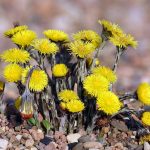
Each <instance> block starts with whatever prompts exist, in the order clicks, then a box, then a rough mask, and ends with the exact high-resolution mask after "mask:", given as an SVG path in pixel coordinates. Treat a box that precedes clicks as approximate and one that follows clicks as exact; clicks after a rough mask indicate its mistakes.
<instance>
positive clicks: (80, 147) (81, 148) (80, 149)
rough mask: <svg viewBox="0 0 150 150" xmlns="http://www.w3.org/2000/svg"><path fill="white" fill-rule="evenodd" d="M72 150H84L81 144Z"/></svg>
mask: <svg viewBox="0 0 150 150" xmlns="http://www.w3.org/2000/svg"><path fill="white" fill-rule="evenodd" d="M72 150H85V149H84V147H83V143H78V144H77V145H76V146H75V147H73V149H72Z"/></svg>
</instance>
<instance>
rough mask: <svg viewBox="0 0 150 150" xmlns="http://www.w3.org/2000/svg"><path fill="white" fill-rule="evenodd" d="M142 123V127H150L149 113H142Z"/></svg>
mask: <svg viewBox="0 0 150 150" xmlns="http://www.w3.org/2000/svg"><path fill="white" fill-rule="evenodd" d="M142 122H143V124H144V125H147V126H150V112H144V113H143V115H142Z"/></svg>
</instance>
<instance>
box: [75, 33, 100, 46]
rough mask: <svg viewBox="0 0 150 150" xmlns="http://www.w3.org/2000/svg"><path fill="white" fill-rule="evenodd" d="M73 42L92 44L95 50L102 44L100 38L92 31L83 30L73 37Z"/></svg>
mask: <svg viewBox="0 0 150 150" xmlns="http://www.w3.org/2000/svg"><path fill="white" fill-rule="evenodd" d="M73 38H74V40H77V41H78V40H81V41H83V42H89V43H92V44H93V45H94V46H95V47H96V48H97V47H99V46H100V44H101V43H102V38H101V37H100V36H99V35H98V34H97V33H96V32H94V31H92V30H83V31H80V32H78V33H76V34H74V35H73Z"/></svg>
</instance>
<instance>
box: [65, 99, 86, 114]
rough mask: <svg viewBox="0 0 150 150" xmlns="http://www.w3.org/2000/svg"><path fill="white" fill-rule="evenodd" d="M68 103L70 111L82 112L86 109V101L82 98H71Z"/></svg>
mask: <svg viewBox="0 0 150 150" xmlns="http://www.w3.org/2000/svg"><path fill="white" fill-rule="evenodd" d="M66 105H67V109H68V111H69V112H72V113H76V112H80V111H82V110H83V109H84V103H83V102H81V101H80V100H71V101H70V102H68V103H67V104H66Z"/></svg>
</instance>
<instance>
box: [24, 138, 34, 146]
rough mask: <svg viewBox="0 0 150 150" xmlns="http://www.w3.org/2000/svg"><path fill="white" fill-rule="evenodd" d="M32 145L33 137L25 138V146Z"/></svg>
mask: <svg viewBox="0 0 150 150" xmlns="http://www.w3.org/2000/svg"><path fill="white" fill-rule="evenodd" d="M33 145H34V141H33V139H28V140H26V142H25V146H26V147H32V146H33Z"/></svg>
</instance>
